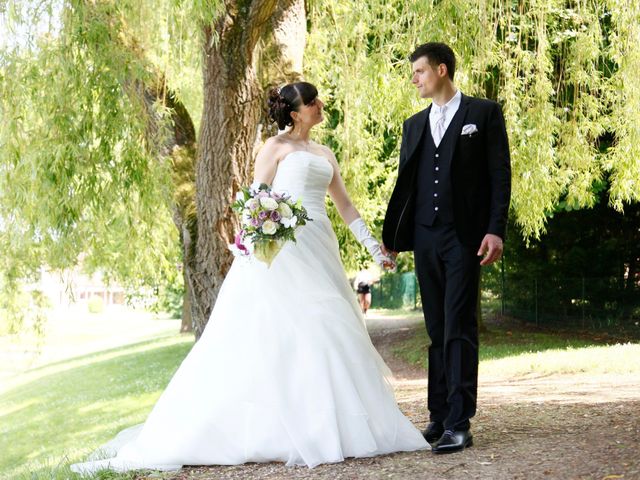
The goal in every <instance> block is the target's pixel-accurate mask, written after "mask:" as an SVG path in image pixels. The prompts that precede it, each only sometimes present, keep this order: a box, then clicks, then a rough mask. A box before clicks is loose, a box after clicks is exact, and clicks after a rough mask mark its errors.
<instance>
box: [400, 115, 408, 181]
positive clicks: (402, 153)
mask: <svg viewBox="0 0 640 480" xmlns="http://www.w3.org/2000/svg"><path fill="white" fill-rule="evenodd" d="M406 161H407V121H406V120H405V121H404V122H402V138H401V140H400V161H399V162H398V173H400V170H401V169H402V167H403V165H404V164H405V163H406Z"/></svg>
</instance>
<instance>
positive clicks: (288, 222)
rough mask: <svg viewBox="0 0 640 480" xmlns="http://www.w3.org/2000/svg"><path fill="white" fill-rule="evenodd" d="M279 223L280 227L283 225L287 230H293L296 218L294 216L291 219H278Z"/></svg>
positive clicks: (296, 221)
mask: <svg viewBox="0 0 640 480" xmlns="http://www.w3.org/2000/svg"><path fill="white" fill-rule="evenodd" d="M280 223H281V224H282V225H284V226H285V227H287V228H289V227H291V228H295V226H296V223H298V217H296V216H295V215H294V216H293V217H291V218H284V217H282V218H281V219H280Z"/></svg>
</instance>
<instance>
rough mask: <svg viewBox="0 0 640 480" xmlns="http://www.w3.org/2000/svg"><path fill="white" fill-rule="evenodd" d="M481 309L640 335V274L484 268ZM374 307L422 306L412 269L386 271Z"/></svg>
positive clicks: (540, 322)
mask: <svg viewBox="0 0 640 480" xmlns="http://www.w3.org/2000/svg"><path fill="white" fill-rule="evenodd" d="M481 283H482V309H483V312H484V313H487V314H499V315H508V316H511V317H515V318H518V319H520V320H525V321H527V322H531V323H535V324H538V325H545V324H546V325H554V326H567V327H579V328H586V329H605V330H606V329H610V330H614V329H618V330H619V331H620V332H622V331H623V330H624V331H627V332H633V333H638V334H639V335H640V279H635V280H630V279H628V278H624V277H583V276H576V277H544V278H538V277H535V276H525V275H518V274H510V273H505V272H503V271H502V270H501V268H500V264H498V265H495V266H492V267H491V268H486V269H483V277H482V282H481ZM371 296H372V307H374V308H390V309H398V308H407V309H411V308H420V306H421V303H420V295H419V289H418V285H417V281H416V277H415V274H414V273H413V272H407V273H396V274H385V275H383V276H382V277H381V279H380V282H378V283H376V284H374V286H373V289H372V295H371Z"/></svg>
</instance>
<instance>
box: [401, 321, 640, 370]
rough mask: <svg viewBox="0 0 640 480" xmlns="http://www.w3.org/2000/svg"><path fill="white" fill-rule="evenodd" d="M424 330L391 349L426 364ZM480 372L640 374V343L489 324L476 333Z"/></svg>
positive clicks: (426, 344) (408, 358) (418, 362)
mask: <svg viewBox="0 0 640 480" xmlns="http://www.w3.org/2000/svg"><path fill="white" fill-rule="evenodd" d="M428 345H429V337H428V335H427V332H426V329H425V328H423V327H420V328H417V329H416V331H415V335H413V336H411V337H410V338H408V339H407V340H406V341H404V342H402V343H400V344H399V345H397V346H396V348H394V350H393V352H394V354H396V355H398V356H399V357H401V358H403V359H404V360H406V361H407V362H409V363H412V364H414V365H422V366H423V367H424V368H426V367H427V346H428ZM479 355H480V368H479V373H480V375H482V374H483V373H491V374H496V375H499V374H502V375H512V376H520V375H526V374H530V373H539V374H551V373H583V372H590V373H594V374H595V373H640V361H638V359H640V344H637V343H626V344H620V343H616V344H608V343H607V342H606V340H605V339H604V338H602V337H597V336H592V337H589V336H584V335H582V336H580V337H576V336H575V335H572V334H571V333H568V332H553V331H544V330H534V329H529V328H525V329H522V330H520V329H516V328H513V329H511V328H505V327H491V328H490V329H489V330H488V331H486V332H482V333H480V352H479Z"/></svg>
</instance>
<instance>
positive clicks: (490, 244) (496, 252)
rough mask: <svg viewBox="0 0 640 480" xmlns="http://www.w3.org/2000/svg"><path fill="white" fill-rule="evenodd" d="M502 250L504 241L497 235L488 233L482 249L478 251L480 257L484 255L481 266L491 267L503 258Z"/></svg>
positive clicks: (481, 246)
mask: <svg viewBox="0 0 640 480" xmlns="http://www.w3.org/2000/svg"><path fill="white" fill-rule="evenodd" d="M502 248H503V246H502V239H501V238H500V237H499V236H497V235H493V234H492V233H487V234H486V235H485V236H484V238H483V239H482V243H481V244H480V249H479V250H478V256H479V257H481V256H483V255H484V258H483V259H482V261H480V265H483V266H484V265H491V264H492V263H493V262H495V261H496V260H498V259H499V258H500V257H501V256H502ZM485 253H486V255H485Z"/></svg>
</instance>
